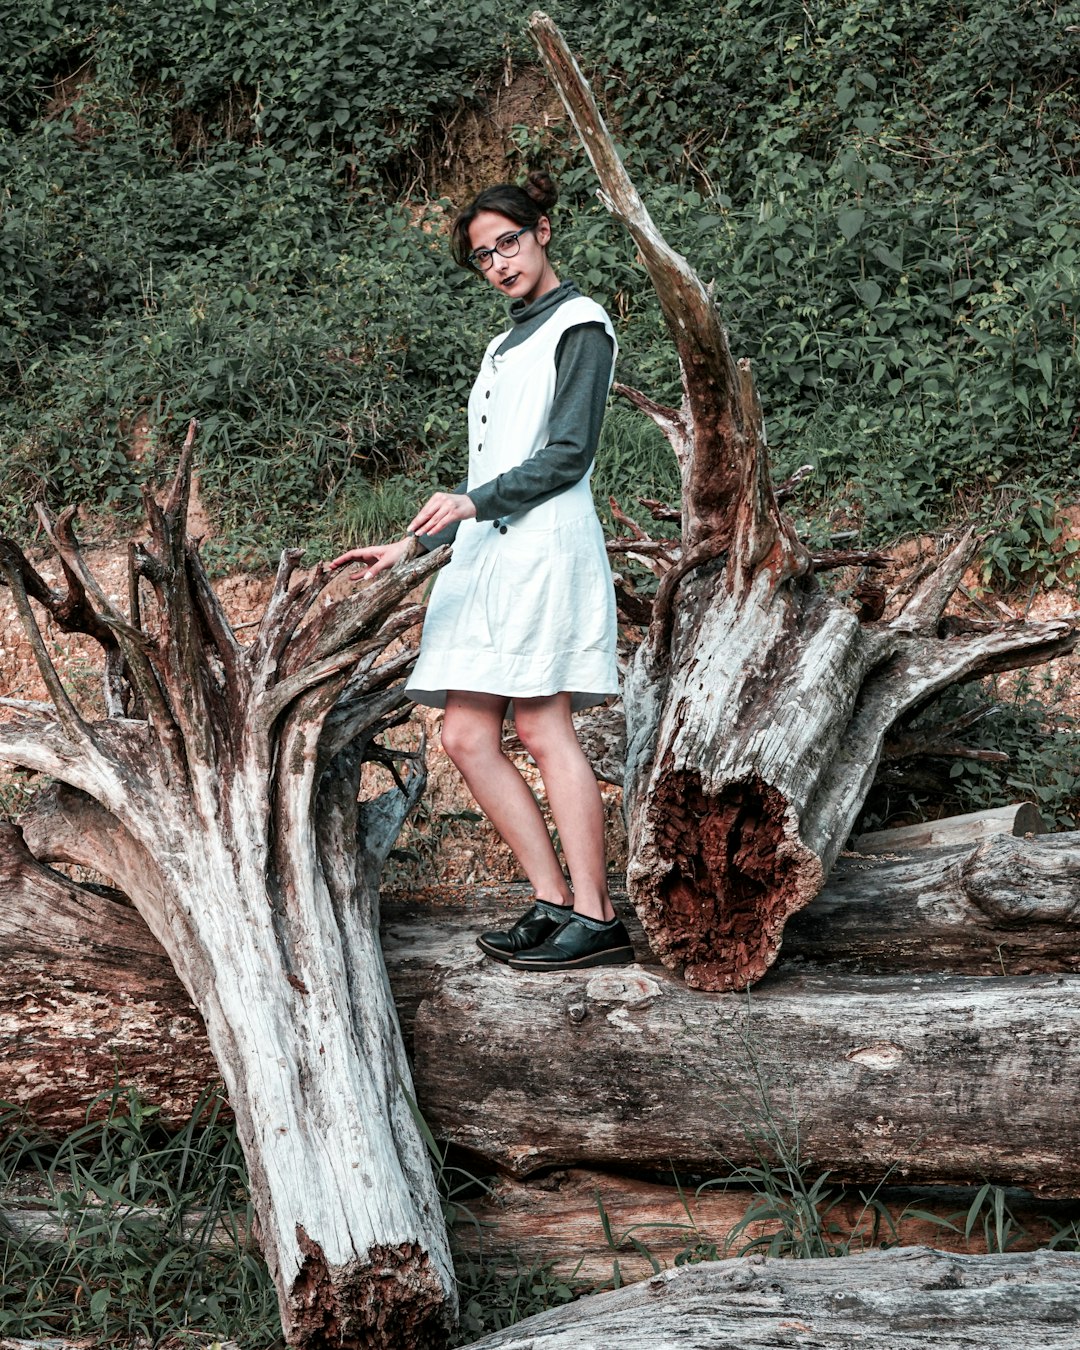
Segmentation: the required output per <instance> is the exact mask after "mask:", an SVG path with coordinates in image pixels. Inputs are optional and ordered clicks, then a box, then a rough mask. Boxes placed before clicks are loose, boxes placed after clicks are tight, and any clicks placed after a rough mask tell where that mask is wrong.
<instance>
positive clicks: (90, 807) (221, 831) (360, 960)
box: [0, 423, 456, 1350]
mask: <svg viewBox="0 0 1080 1350" xmlns="http://www.w3.org/2000/svg"><path fill="white" fill-rule="evenodd" d="M194 435H195V424H194V423H192V424H191V427H190V429H189V433H188V438H187V441H186V442H185V446H184V449H183V452H182V454H181V457H180V463H179V467H178V470H177V473H176V476H175V479H174V481H173V483H172V485H171V487H170V488H169V490H168V492H167V494H166V497H165V500H164V502H163V503H159V502H158V501H157V500H156V499H155V498H154V497H153V496H152V495H151V494H149V493H147V495H146V513H147V533H148V540H147V542H146V543H145V544H139V545H136V546H134V547H133V548H132V550H131V553H130V566H129V588H128V596H127V603H126V606H125V607H123V608H121V606H120V604H119V603H118V602H117V601H115V600H114V599H112V598H110V597H109V595H108V594H107V593H106V591H105V589H104V588H103V587H102V586H101V585H100V584H99V582H98V581H97V579H96V578H95V577H94V575H93V573H92V572H91V570H90V569H89V567H88V566H87V564H86V561H85V559H84V556H83V553H82V550H81V548H80V545H79V541H78V539H77V538H76V535H75V532H74V528H73V518H74V510H73V509H71V510H68V511H66V512H64V513H63V515H61V517H60V518H59V519H58V520H57V521H55V522H54V521H53V520H51V519H50V518H49V517H48V515H47V514H46V513H44V512H42V513H40V514H41V522H42V526H43V529H44V531H45V534H46V537H47V539H48V541H49V544H50V546H51V549H52V552H53V555H54V564H55V565H56V567H57V569H58V572H59V575H60V578H61V580H60V582H59V584H58V585H57V586H55V587H54V586H53V585H52V584H50V582H49V581H47V580H46V578H45V576H43V575H42V574H41V573H40V572H39V571H38V570H37V568H36V567H35V566H34V565H33V564H32V563H31V562H30V560H29V559H28V558H27V557H26V555H25V554H24V553H23V552H22V551H21V550H20V549H19V548H18V546H17V545H15V544H14V543H13V542H12V541H10V540H3V541H0V577H2V580H3V581H4V582H5V583H6V584H7V586H8V588H9V590H10V593H11V597H12V600H13V602H14V604H15V607H16V610H17V612H18V614H19V616H20V618H21V620H22V623H23V627H24V630H25V633H26V636H27V639H28V641H29V643H30V644H31V646H32V648H33V651H34V654H35V657H36V659H37V664H38V668H39V672H40V675H41V678H42V681H43V683H44V685H45V687H46V689H47V691H48V694H49V698H50V700H51V702H50V703H49V704H47V705H41V704H39V705H30V706H27V705H17V706H14V707H12V706H11V705H8V707H7V709H6V712H7V714H8V715H7V720H5V721H2V722H0V761H2V762H6V763H9V764H11V765H14V766H17V767H20V768H23V769H25V770H28V771H30V772H32V773H39V774H45V775H48V776H50V777H51V778H53V779H55V780H56V786H55V787H54V788H53V789H51V790H49V791H46V792H42V793H39V794H38V795H37V796H36V798H35V801H34V805H33V807H32V812H31V819H30V821H28V822H27V823H26V833H27V838H28V839H29V840H30V841H31V847H32V849H33V850H34V851H35V852H37V854H38V856H39V857H42V858H47V859H49V860H52V861H62V862H67V863H74V864H78V865H80V866H82V867H88V868H91V869H93V870H94V871H96V872H98V873H100V874H102V875H104V876H105V877H106V878H108V879H109V881H111V882H112V883H113V884H114V885H116V886H117V887H118V888H119V889H120V890H121V891H123V892H124V894H125V895H127V896H128V897H129V898H130V900H131V902H132V904H133V905H134V906H135V908H136V909H137V910H138V912H139V914H140V916H141V918H142V920H143V921H144V923H145V924H146V926H147V927H148V928H149V930H150V931H151V932H152V933H153V935H154V937H155V938H156V939H157V941H158V942H159V943H160V945H161V947H162V948H163V949H164V950H165V952H166V953H167V954H168V957H169V960H170V961H171V963H172V965H173V967H174V969H175V971H176V975H177V976H178V978H179V980H180V983H181V984H182V985H183V987H184V990H185V991H186V993H187V995H188V998H189V999H190V1001H191V1003H192V1004H193V1005H194V1006H195V1008H196V1009H197V1010H198V1014H199V1016H200V1017H201V1019H202V1021H203V1022H204V1024H205V1027H206V1032H207V1037H208V1040H209V1044H210V1047H211V1049H212V1051H213V1055H214V1059H215V1061H216V1064H217V1068H218V1070H219V1071H220V1074H221V1076H222V1078H223V1079H224V1082H225V1086H226V1088H227V1091H228V1097H229V1102H230V1104H231V1106H232V1109H233V1112H234V1114H235V1117H236V1121H237V1127H238V1133H239V1137H240V1141H241V1144H242V1146H243V1149H244V1154H245V1158H246V1161H247V1166H248V1170H249V1174H250V1178H251V1188H252V1200H253V1205H254V1209H255V1212H256V1215H257V1218H258V1231H259V1238H260V1243H261V1246H262V1249H263V1253H264V1255H265V1257H266V1261H267V1265H268V1267H269V1269H270V1271H271V1274H272V1276H273V1278H274V1281H275V1284H276V1287H277V1291H278V1298H279V1303H280V1307H281V1316H282V1323H283V1327H284V1330H285V1334H286V1337H287V1339H288V1340H289V1342H290V1344H293V1345H298V1346H306V1347H311V1350H317V1347H322V1346H330V1345H332V1346H334V1347H339V1346H342V1345H346V1346H351V1347H360V1346H367V1345H377V1346H379V1347H392V1346H408V1347H409V1350H412V1348H413V1347H416V1346H424V1345H427V1344H430V1343H438V1342H440V1341H441V1340H442V1339H443V1337H444V1334H445V1326H446V1324H447V1322H448V1321H449V1320H452V1318H453V1314H454V1308H455V1303H456V1286H455V1283H454V1278H453V1271H452V1267H451V1262H450V1253H449V1247H448V1243H447V1237H446V1232H445V1226H444V1223H443V1219H442V1213H441V1207H440V1204H439V1198H438V1193H437V1190H436V1187H435V1183H434V1178H433V1175H432V1171H431V1166H430V1160H429V1157H428V1153H427V1149H426V1146H425V1143H424V1139H423V1135H422V1133H421V1130H420V1128H419V1124H418V1122H417V1120H416V1117H415V1108H414V1106H413V1101H412V1091H411V1080H410V1071H409V1065H408V1062H407V1060H406V1057H405V1053H404V1048H403V1046H402V1044H401V1039H400V1035H399V1033H398V1028H397V1022H396V1017H395V1012H394V1006H393V1002H392V998H391V995H390V990H389V985H388V982H387V978H386V971H385V967H384V964H383V959H382V954H381V951H380V947H379V940H378V882H379V876H380V872H381V868H382V864H383V861H384V859H385V856H386V853H387V852H388V851H389V849H390V847H391V846H392V843H393V841H394V838H395V836H396V834H397V831H398V829H399V828H400V825H401V823H402V821H403V819H404V817H405V814H406V813H407V811H408V810H409V809H410V807H411V806H412V805H413V804H414V803H415V801H416V797H417V794H418V792H419V790H420V789H421V787H422V783H423V778H422V775H421V774H419V773H416V772H414V773H412V774H411V775H410V774H409V773H408V771H407V770H406V774H405V776H404V777H403V776H402V775H401V774H400V773H397V770H396V769H395V774H396V777H397V783H398V787H397V789H396V790H394V791H391V792H389V793H387V794H384V796H383V797H381V798H379V799H378V801H376V802H373V803H365V804H364V805H360V804H359V803H358V800H357V798H358V788H359V782H360V773H361V769H362V765H363V762H364V761H365V760H370V759H381V760H383V761H384V762H387V763H389V762H390V761H389V759H388V753H387V752H386V751H384V750H382V749H381V748H380V746H379V743H378V741H377V739H376V738H377V737H378V736H379V735H380V734H381V733H382V732H384V731H386V730H388V729H389V728H390V727H392V726H394V725H395V724H396V723H398V722H400V721H401V720H403V718H404V716H406V715H407V714H406V712H405V708H406V700H405V697H404V690H403V687H402V676H403V675H404V673H405V670H406V669H407V667H408V665H409V663H410V662H411V660H412V659H413V656H414V652H412V651H411V650H410V649H409V648H408V647H407V646H406V647H405V648H404V649H403V650H401V651H400V652H399V654H397V655H393V656H388V655H387V654H386V653H387V647H388V645H389V644H390V643H391V642H392V641H394V640H395V639H396V638H399V637H401V636H402V635H403V634H404V633H405V632H407V631H408V630H409V629H410V628H413V627H415V625H416V623H417V622H418V620H419V618H420V611H419V610H418V609H417V608H416V607H415V606H404V607H403V603H402V602H404V601H405V599H406V597H407V595H408V593H409V592H410V590H412V589H413V588H414V587H415V586H416V585H417V584H418V583H419V582H421V581H422V580H423V578H424V577H425V576H428V575H430V574H431V572H433V571H434V570H435V569H436V568H437V567H438V566H439V565H440V564H441V562H442V561H444V560H445V556H446V550H445V549H444V550H441V551H436V552H435V553H433V554H431V555H428V556H427V557H423V558H417V559H415V560H412V561H408V562H406V563H404V564H403V565H402V566H400V567H399V568H396V569H394V571H393V572H392V573H390V574H388V575H387V576H385V577H383V578H380V579H379V580H378V581H377V582H375V583H374V584H372V585H371V586H369V587H363V588H359V589H357V590H355V591H353V592H352V593H350V594H348V595H346V596H344V597H342V598H338V599H332V600H328V597H327V595H326V594H325V591H326V586H327V582H328V577H327V575H326V574H325V572H324V570H323V569H322V568H316V569H315V571H314V573H313V574H312V575H311V576H310V577H304V576H302V575H301V574H299V573H298V571H297V568H298V563H299V559H300V554H299V552H298V551H295V550H293V551H289V552H287V553H285V554H284V555H283V556H282V560H281V564H280V566H279V569H278V574H277V578H276V581H275V584H274V587H273V591H272V594H271V596H270V599H269V602H268V604H267V607H266V609H265V611H264V613H263V615H262V617H261V620H260V622H259V624H258V626H257V628H256V629H255V630H254V632H253V633H252V634H251V635H250V641H248V642H247V643H246V645H245V644H244V643H242V642H241V641H240V639H239V637H238V636H237V634H236V632H234V630H233V628H232V627H231V625H230V623H229V621H228V618H227V616H226V614H225V612H224V610H223V608H222V606H221V603H220V601H219V600H218V598H217V596H216V595H215V593H214V591H213V589H212V587H211V585H210V582H209V579H208V577H207V575H206V572H205V570H204V568H203V565H202V562H201V560H200V557H199V552H198V547H197V543H196V542H195V541H193V540H191V539H190V538H188V536H187V509H188V501H189V496H190V484H191V466H192V454H193V441H194ZM47 625H54V626H55V627H58V628H60V629H61V630H63V631H65V632H75V633H82V634H85V635H86V636H88V637H89V638H91V639H93V641H94V642H96V643H97V644H98V646H99V647H100V649H101V653H102V664H103V668H104V716H102V712H101V709H100V707H95V706H94V705H93V703H92V702H87V701H86V700H80V699H77V698H76V697H75V696H73V695H72V694H71V693H70V692H69V691H68V689H67V688H66V687H65V686H64V683H63V681H62V680H61V679H60V676H59V674H58V672H57V670H56V667H55V665H54V664H53V661H52V659H51V656H50V652H49V647H48V643H47V641H46V636H45V633H46V631H47ZM414 759H415V757H414ZM54 898H56V899H57V900H58V901H59V899H60V897H58V896H55V897H54ZM65 997H66V992H65ZM188 1015H189V1017H190V1013H189V1014H188ZM68 1036H69V1039H71V1038H74V1037H77V1036H78V1028H77V1027H76V1028H75V1029H74V1030H73V1031H69V1033H68ZM162 1053H163V1054H164V1055H167V1054H168V1053H169V1050H168V1046H167V1045H164V1046H163V1047H162ZM53 1062H54V1063H55V1060H54V1061H53ZM40 1086H41V1085H40V1083H39V1087H40Z"/></svg>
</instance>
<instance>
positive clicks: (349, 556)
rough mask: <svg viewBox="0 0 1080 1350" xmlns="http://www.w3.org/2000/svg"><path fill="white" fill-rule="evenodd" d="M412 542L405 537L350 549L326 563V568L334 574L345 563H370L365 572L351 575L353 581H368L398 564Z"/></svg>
mask: <svg viewBox="0 0 1080 1350" xmlns="http://www.w3.org/2000/svg"><path fill="white" fill-rule="evenodd" d="M412 542H413V541H412V539H411V538H409V537H408V536H406V537H405V538H404V539H398V540H397V541H396V542H395V543H393V544H368V545H366V546H363V547H361V548H351V549H349V551H348V553H343V554H342V555H341V556H340V557H339V558H335V559H334V560H333V562H331V563H327V567H328V568H329V569H330V571H331V572H336V571H337V569H338V568H339V567H344V566H345V564H346V563H351V562H366V563H370V564H371V566H370V567H369V568H368V569H367V571H366V572H359V573H354V574H353V580H354V581H370V580H371V578H372V577H375V576H378V575H379V573H380V572H388V571H389V570H390V568H391V567H393V566H394V564H395V563H399V562H400V561H401V560H402V558H404V557H405V556H406V554H408V552H409V550H410V549H411V548H412Z"/></svg>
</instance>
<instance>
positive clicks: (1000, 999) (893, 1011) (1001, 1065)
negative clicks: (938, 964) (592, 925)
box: [414, 967, 1080, 1196]
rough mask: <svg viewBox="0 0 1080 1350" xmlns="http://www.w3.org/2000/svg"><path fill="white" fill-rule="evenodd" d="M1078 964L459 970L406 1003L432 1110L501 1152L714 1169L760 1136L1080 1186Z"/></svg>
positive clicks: (525, 1158)
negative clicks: (759, 977) (933, 969)
mask: <svg viewBox="0 0 1080 1350" xmlns="http://www.w3.org/2000/svg"><path fill="white" fill-rule="evenodd" d="M1078 1045H1080V976H1074V975H1059V976H1029V977H1023V978H1018V979H1014V978H1005V977H1001V978H999V979H969V978H961V977H955V976H941V975H926V974H922V975H914V976H906V977H902V976H894V977H867V976H858V975H835V974H830V975H829V976H828V977H827V978H822V977H820V976H809V975H799V974H797V973H791V972H787V971H779V972H776V973H775V974H774V975H773V976H772V977H771V978H770V979H769V980H768V981H767V982H764V983H763V984H762V985H761V987H760V988H758V989H757V990H755V992H754V994H753V996H752V997H751V998H750V999H748V1000H747V999H732V998H730V997H724V996H718V995H709V996H704V995H702V994H700V993H697V992H693V991H690V990H688V989H687V988H686V986H685V985H684V984H683V983H682V982H681V981H679V980H677V979H676V978H674V977H673V976H671V975H670V973H668V972H665V971H662V970H661V969H660V968H657V967H652V968H649V969H643V968H640V967H637V968H627V969H626V970H621V971H597V972H593V973H591V974H590V973H588V972H582V973H581V974H580V975H564V976H560V977H558V978H556V979H552V978H550V977H546V978H545V977H541V976H533V975H515V974H514V973H513V972H509V971H504V970H502V969H489V968H478V969H475V970H467V971H462V973H460V974H456V975H453V976H451V977H449V978H447V979H446V980H445V981H444V983H443V986H442V989H441V990H440V991H439V993H438V994H437V995H435V996H434V997H432V998H429V999H426V1000H425V1001H424V1003H422V1004H421V1006H420V1009H419V1011H418V1013H417V1016H416V1024H415V1031H414V1046H415V1051H414V1073H415V1078H416V1084H417V1091H418V1093H419V1094H420V1095H419V1100H420V1101H421V1102H422V1104H423V1109H424V1113H425V1117H426V1119H427V1121H428V1123H429V1125H430V1126H431V1128H432V1129H433V1130H434V1131H435V1132H436V1133H437V1134H438V1135H440V1136H442V1137H445V1138H447V1139H450V1140H452V1141H454V1142H455V1143H456V1144H458V1145H460V1146H462V1147H464V1148H466V1149H468V1150H470V1151H471V1152H473V1153H475V1154H477V1155H478V1156H480V1157H482V1158H484V1159H486V1160H487V1161H488V1162H489V1163H495V1164H496V1165H497V1166H498V1167H499V1168H500V1169H502V1170H504V1171H506V1172H508V1173H510V1174H513V1175H516V1176H528V1175H529V1174H530V1173H533V1172H537V1171H539V1170H541V1169H543V1168H547V1167H554V1166H559V1167H563V1166H567V1165H574V1166H589V1167H598V1168H604V1169H611V1168H638V1169H641V1168H644V1169H653V1170H664V1169H667V1168H669V1167H672V1166H674V1167H677V1168H679V1169H681V1170H686V1171H691V1172H699V1173H704V1174H705V1175H707V1176H717V1175H723V1174H725V1173H726V1172H728V1171H730V1170H732V1169H737V1168H741V1167H749V1166H754V1165H756V1164H757V1162H758V1161H759V1157H760V1154H761V1153H762V1151H764V1152H765V1153H766V1154H768V1155H772V1156H774V1157H777V1158H779V1159H780V1160H781V1162H784V1160H785V1159H786V1160H787V1161H792V1159H793V1158H797V1159H798V1165H800V1166H801V1165H802V1164H803V1163H805V1162H806V1160H807V1159H812V1160H813V1167H814V1168H815V1169H817V1171H819V1172H826V1171H828V1172H831V1173H833V1174H834V1175H835V1177H836V1179H837V1180H839V1181H851V1182H857V1183H861V1184H871V1185H873V1184H877V1183H882V1182H886V1181H888V1182H889V1183H891V1184H893V1185H899V1184H935V1183H938V1184H944V1183H967V1182H970V1181H972V1180H974V1179H979V1180H985V1181H991V1182H995V1183H1000V1184H1003V1185H1006V1184H1010V1183H1012V1184H1016V1185H1019V1186H1023V1187H1025V1188H1027V1189H1030V1190H1032V1191H1034V1192H1036V1193H1038V1194H1040V1195H1051V1196H1052V1195H1077V1194H1080V1116H1078V1115H1077V1112H1076V1102H1075V1082H1076V1063H1077V1046H1078Z"/></svg>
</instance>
